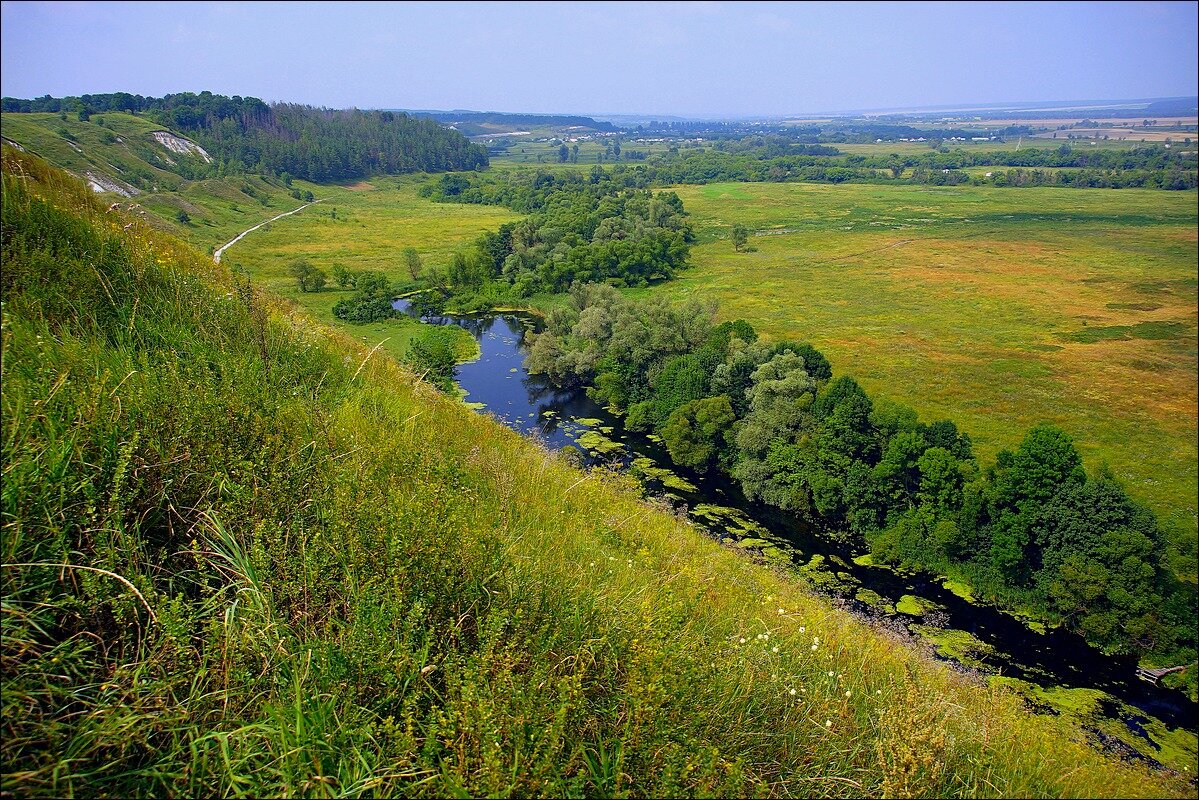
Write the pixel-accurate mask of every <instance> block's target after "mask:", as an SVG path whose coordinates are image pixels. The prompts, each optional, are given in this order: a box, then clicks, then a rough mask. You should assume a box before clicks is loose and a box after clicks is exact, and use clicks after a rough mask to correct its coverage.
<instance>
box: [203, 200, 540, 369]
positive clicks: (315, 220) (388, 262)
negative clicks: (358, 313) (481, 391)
mask: <svg viewBox="0 0 1199 800" xmlns="http://www.w3.org/2000/svg"><path fill="white" fill-rule="evenodd" d="M425 180H426V178H425V177H424V176H407V177H403V178H379V179H376V180H372V181H370V182H360V183H356V184H353V185H350V186H321V187H317V190H316V192H315V194H316V196H317V198H319V199H321V202H320V203H318V204H316V205H313V206H310V207H309V208H306V209H304V210H303V211H301V212H300V213H298V214H295V215H293V216H290V217H284V218H283V219H281V220H277V221H276V222H272V223H270V224H269V225H267V226H266V227H263V228H260V229H259V230H257V231H254V232H253V233H251V234H250V235H248V236H247V237H246V238H244V239H242V240H241V241H240V242H238V243H237V244H235V245H233V247H231V248H229V249H228V250H226V251H225V253H224V254H223V255H222V260H223V261H224V262H225V263H227V264H229V265H230V267H231V268H232V269H233V270H234V271H235V272H244V273H245V274H248V275H249V276H250V278H251V279H252V280H253V281H254V283H255V285H257V286H261V287H264V288H266V289H267V290H269V291H270V292H272V293H274V294H276V295H279V296H282V297H286V298H288V299H289V300H291V301H293V302H295V303H296V304H298V305H299V306H300V307H302V308H303V309H304V310H305V311H307V312H308V313H309V314H310V315H311V316H312V317H313V318H314V319H316V320H318V321H320V322H322V323H325V324H331V325H334V326H336V327H341V328H343V329H344V330H347V331H349V332H350V333H351V334H353V335H355V336H356V337H358V338H359V339H360V340H362V341H365V342H367V343H368V344H369V345H370V346H372V347H373V346H374V345H376V344H380V343H382V348H383V349H384V350H387V351H389V352H391V353H392V354H393V355H396V356H403V355H404V353H405V352H406V351H407V348H408V343H409V341H410V340H411V339H412V337H413V336H415V335H417V334H418V332H419V331H420V327H419V325H418V324H417V323H415V322H410V321H408V320H404V319H401V320H389V321H384V322H379V323H370V324H349V323H344V322H342V321H341V320H338V319H336V318H335V317H334V316H333V305H334V304H335V303H336V302H337V301H338V300H340V299H342V298H343V297H347V296H349V295H350V294H352V292H353V290H352V289H342V288H340V287H338V286H337V283H336V282H335V281H334V280H333V269H334V267H335V266H338V265H340V266H343V267H345V268H346V269H347V270H350V271H358V270H378V271H380V272H385V273H387V276H388V277H389V278H390V279H391V281H392V282H393V283H400V282H403V281H407V280H410V278H411V276H410V275H409V274H408V272H407V270H406V268H405V266H404V262H403V258H402V253H403V250H404V249H405V248H407V247H413V248H415V249H416V251H417V253H418V254H419V255H420V257H421V261H422V262H423V264H424V267H425V268H426V269H427V268H429V267H432V266H444V265H445V264H447V263H448V262H449V260H450V257H451V256H452V254H453V253H454V252H455V251H456V250H458V249H460V248H463V247H465V246H466V245H467V244H468V243H469V242H470V241H472V240H473V239H474V238H475V237H477V236H479V235H480V234H481V233H483V232H484V231H489V230H495V229H496V228H498V227H499V226H500V225H502V224H504V223H505V222H508V221H510V220H513V219H517V218H518V215H517V214H514V213H513V212H511V211H509V210H507V209H505V208H501V207H498V206H478V205H461V204H456V203H433V202H431V201H429V200H426V199H425V198H422V197H419V196H418V195H417V189H419V188H420V186H421V185H422V184H423V183H424V181H425ZM275 213H278V212H274V213H270V214H267V213H263V214H262V219H269V218H270V217H272V216H274V215H275ZM261 221H262V220H261V219H260V220H258V222H261ZM252 224H257V222H254V223H252ZM247 227H249V226H247ZM301 258H302V259H305V260H307V261H308V262H309V263H310V264H312V266H314V267H316V268H318V269H321V270H324V271H325V273H326V274H327V275H328V276H329V285H328V287H327V288H326V289H325V290H324V291H321V292H301V291H300V289H299V287H298V286H297V283H296V279H295V278H294V277H292V275H291V273H290V272H289V271H288V267H289V265H291V264H292V263H293V262H294V261H296V260H298V259H301ZM461 338H462V343H461V344H462V348H463V353H462V355H463V356H464V357H468V356H469V355H470V354H473V353H474V352H475V350H474V347H475V345H474V341H473V340H471V339H470V337H469V336H468V335H466V334H465V333H464V334H463V335H462V337H461Z"/></svg>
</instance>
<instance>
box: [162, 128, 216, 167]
mask: <svg viewBox="0 0 1199 800" xmlns="http://www.w3.org/2000/svg"><path fill="white" fill-rule="evenodd" d="M150 135H151V136H153V137H154V141H156V142H158V143H159V144H160V145H162V146H163V147H165V148H166V149H167V150H170V151H171V152H172V153H179V154H180V155H190V154H193V153H194V154H196V155H198V156H199V157H200V158H202V159H204V160H205V161H206V162H208V163H210V164H211V163H212V156H210V155H208V153H207V152H205V150H204V148H203V147H200V145H198V144H196V143H195V142H193V141H192V140H191V139H184V138H183V137H182V136H176V135H175V134H173V133H168V132H167V131H154V132H153V133H151V134H150Z"/></svg>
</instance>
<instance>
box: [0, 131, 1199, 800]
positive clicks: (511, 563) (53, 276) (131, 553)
mask: <svg viewBox="0 0 1199 800" xmlns="http://www.w3.org/2000/svg"><path fill="white" fill-rule="evenodd" d="M17 164H19V165H21V167H22V169H21V171H22V172H23V173H24V174H25V175H26V176H27V177H25V178H13V177H11V175H12V171H11V169H10V168H11V167H12V166H13V165H17ZM3 188H4V197H3V206H2V207H3V213H4V230H5V239H4V263H3V267H4V269H3V276H4V278H3V289H4V295H3V301H4V307H3V308H4V314H3V331H2V338H0V343H2V347H3V358H2V359H0V363H2V368H3V387H4V392H3V411H4V413H3V416H2V424H3V428H2V430H3V440H2V441H3V470H4V480H3V484H2V485H3V490H2V493H0V502H2V505H0V509H2V516H0V521H2V525H3V539H2V551H3V552H2V555H3V562H4V564H5V566H4V567H3V568H2V572H0V580H2V581H3V591H4V598H5V606H4V612H5V613H4V614H3V616H2V617H0V625H2V626H3V630H2V632H3V636H2V637H0V656H2V658H3V670H2V672H0V675H2V680H3V693H2V695H0V697H2V698H3V700H2V702H3V704H4V706H3V715H2V717H0V719H2V722H0V725H2V726H3V727H2V733H3V735H2V736H0V755H2V756H3V759H4V763H5V773H4V777H3V784H2V788H3V790H4V791H5V792H8V793H12V794H14V795H19V796H29V795H54V796H64V795H66V796H70V795H78V794H86V795H116V796H150V795H189V796H193V795H221V796H225V795H239V796H279V795H285V796H331V795H342V794H347V795H360V794H371V795H380V796H386V795H404V796H465V795H504V796H512V795H525V796H527V795H553V796H601V795H603V796H610V795H640V796H645V795H651V796H661V795H684V794H686V795H731V796H749V795H776V796H795V795H804V796H809V795H819V796H862V795H867V796H874V795H931V796H945V795H992V796H1076V797H1082V796H1085V797H1091V796H1152V797H1158V796H1166V795H1176V796H1185V795H1188V794H1189V793H1190V792H1191V791H1192V790H1193V787H1192V786H1191V785H1190V784H1188V783H1187V782H1186V781H1185V780H1183V779H1181V778H1179V777H1177V776H1174V775H1171V774H1169V773H1158V774H1150V773H1148V772H1147V771H1145V770H1144V769H1143V768H1140V767H1138V766H1136V765H1130V764H1123V763H1120V762H1119V761H1117V760H1114V759H1111V758H1109V757H1106V756H1103V755H1101V754H1100V753H1098V752H1097V751H1095V750H1094V749H1092V748H1091V747H1089V746H1087V745H1086V744H1084V743H1083V741H1082V738H1081V734H1080V732H1079V731H1078V730H1077V729H1075V728H1072V727H1070V726H1069V725H1067V724H1066V723H1065V722H1063V721H1062V720H1057V719H1051V718H1045V717H1037V716H1031V715H1028V714H1026V713H1024V712H1023V711H1022V710H1021V706H1020V700H1019V699H1018V698H1017V697H1015V696H1014V695H1012V694H1010V693H1009V692H1007V691H1005V690H1002V689H990V688H987V687H984V686H981V685H979V684H977V683H975V682H974V681H971V680H968V679H966V678H964V677H963V676H960V675H957V674H956V673H953V672H952V671H950V670H947V669H944V668H943V667H941V666H940V665H938V664H936V663H933V662H931V661H929V660H928V659H927V658H926V657H923V656H921V655H919V654H917V653H915V652H913V651H910V650H907V649H904V648H902V647H899V646H897V644H896V642H895V641H893V640H892V639H891V638H889V637H888V636H887V635H885V634H882V633H879V632H876V631H874V630H872V629H870V628H869V627H866V626H864V625H863V624H862V623H861V622H860V621H858V620H856V619H854V618H853V617H851V616H850V615H848V614H847V613H845V612H844V611H841V610H838V609H836V608H834V607H832V606H830V605H828V604H827V603H826V602H825V601H823V600H820V599H819V598H816V597H814V596H812V595H811V594H810V593H809V592H808V591H807V590H806V589H805V588H804V585H803V583H802V582H800V581H798V580H796V579H795V578H793V577H789V576H787V575H785V574H782V573H778V572H775V571H771V570H768V569H765V568H762V567H758V566H755V565H753V564H752V563H750V562H749V560H748V559H746V558H743V557H740V556H738V555H737V554H735V553H734V552H732V551H730V550H728V549H725V548H721V547H720V546H718V545H716V544H715V543H713V542H711V541H709V540H707V539H705V538H704V537H702V536H701V535H699V534H698V533H696V532H695V531H694V530H692V529H691V528H690V527H689V526H687V525H686V524H684V523H682V522H680V521H679V520H678V519H676V518H674V517H673V516H670V515H667V514H663V513H661V512H660V511H657V510H655V509H653V508H652V507H650V506H647V505H646V504H644V503H643V502H642V500H641V499H640V497H639V495H638V493H637V492H636V491H635V489H634V487H633V485H632V484H631V483H630V482H629V481H627V480H626V479H623V478H620V477H618V476H614V475H610V474H607V473H605V472H603V471H599V472H593V473H581V472H579V471H578V470H577V469H575V468H572V467H571V466H569V465H568V464H567V463H566V462H565V461H564V460H562V459H559V458H557V457H555V456H553V455H551V454H549V453H547V452H546V451H545V450H543V449H541V448H540V447H538V446H537V445H536V444H535V443H532V442H530V441H528V440H526V439H524V438H522V437H520V436H519V435H517V434H516V433H514V432H512V431H509V430H507V429H506V428H504V427H502V426H501V425H499V424H497V423H495V422H494V421H491V420H489V419H487V418H486V417H483V416H479V415H475V414H473V413H471V412H469V411H468V410H467V409H465V408H463V407H462V406H461V404H459V403H456V402H454V401H452V400H449V399H447V398H444V397H442V396H440V395H438V394H437V393H436V392H433V391H432V390H430V389H429V387H427V386H424V385H422V384H420V383H419V382H417V381H415V380H414V379H413V376H412V375H411V374H410V373H408V372H406V371H405V370H404V369H402V368H401V367H400V366H398V365H397V364H396V363H395V362H394V361H393V360H392V359H390V358H387V357H386V356H384V355H382V354H379V353H375V354H374V355H371V354H370V352H369V351H368V350H367V348H366V347H365V346H363V345H361V343H360V342H357V341H356V340H354V339H352V338H350V337H346V336H344V335H341V334H339V333H337V332H336V331H333V330H330V329H329V328H327V327H324V326H322V325H320V324H319V323H317V322H316V321H315V320H313V319H312V317H310V316H308V315H306V314H304V313H302V312H301V311H300V310H298V309H297V308H296V307H295V306H293V305H292V304H290V303H287V302H284V301H280V300H276V299H274V298H273V297H272V296H271V295H269V294H261V293H259V292H256V291H253V290H251V289H249V288H248V287H246V286H245V285H244V284H241V285H239V284H237V283H236V282H235V281H234V280H233V279H232V277H231V275H230V274H229V272H228V271H227V270H226V269H225V268H224V267H215V266H214V265H212V263H211V261H210V260H209V259H207V258H206V257H204V256H203V255H201V254H199V253H197V252H195V251H194V250H192V249H191V248H189V247H187V246H185V245H183V244H180V243H178V242H174V241H172V240H171V239H169V238H167V237H164V236H161V235H159V234H156V233H154V232H153V231H145V230H140V229H133V230H130V231H123V230H122V227H121V222H122V220H119V219H114V218H113V215H106V214H104V213H102V212H101V211H100V209H99V207H98V206H97V205H96V204H95V201H94V199H93V198H91V197H90V193H89V192H88V191H87V190H86V189H84V188H83V187H82V186H80V185H77V184H72V183H71V182H69V181H65V182H64V181H63V179H62V178H61V176H58V175H55V174H54V173H52V172H48V171H46V170H45V169H44V168H43V167H39V166H38V165H37V164H36V163H35V162H32V161H30V160H25V159H18V158H16V157H15V156H14V155H13V154H12V153H10V152H6V153H5V176H4V187H3ZM38 195H45V196H46V197H47V198H48V201H44V200H39V199H36V198H37V196H38ZM89 570H99V571H98V572H94V571H89Z"/></svg>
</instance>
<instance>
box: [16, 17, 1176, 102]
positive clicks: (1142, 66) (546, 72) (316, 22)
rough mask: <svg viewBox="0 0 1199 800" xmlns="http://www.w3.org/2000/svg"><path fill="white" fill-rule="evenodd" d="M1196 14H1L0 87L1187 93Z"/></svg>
mask: <svg viewBox="0 0 1199 800" xmlns="http://www.w3.org/2000/svg"><path fill="white" fill-rule="evenodd" d="M1196 9H1197V4H1196V3H1193V2H1184V3H1163V2H1136V3H1106V2H1069V3H996V2H989V3H974V2H952V3H941V2H936V3H905V4H900V3H831V2H820V3H720V2H703V3H687V2H670V3H607V2H579V3H574V2H558V3H448V2H447V3H391V4H387V3H362V4H354V3H333V4H327V3H304V2H292V3H181V2H167V3H141V2H139V3H104V2H89V3H68V2H51V3H41V2H36V3H35V2H9V1H7V0H6V2H3V3H2V4H0V13H2V18H0V23H2V24H0V44H2V47H0V66H2V69H0V94H3V95H4V96H6V97H36V96H40V95H44V94H51V95H54V96H56V97H60V96H66V95H80V94H95V93H103V92H114V91H126V92H131V93H134V94H142V95H147V96H160V95H162V94H166V93H171V92H183V91H193V92H199V91H202V90H205V89H207V90H209V91H212V92H215V93H218V94H226V95H235V94H237V95H243V96H253V97H259V98H261V99H263V100H267V101H289V102H301V103H310V104H313V105H318V106H328V107H335V108H345V107H350V106H356V107H359V108H408V109H447V110H448V109H472V110H480V111H525V112H538V113H551V112H556V113H597V114H660V115H663V116H665V115H676V116H690V117H707V118H719V117H745V116H794V115H800V114H803V113H810V112H835V111H849V110H865V109H894V108H912V107H927V106H952V105H955V104H973V103H1001V102H1028V101H1050V100H1088V99H1104V100H1115V99H1127V98H1148V97H1172V96H1193V95H1196V94H1199V90H1197V89H1196V74H1197V73H1199V63H1197V51H1199V45H1197V41H1196V29H1197V27H1199V25H1197V18H1196V16H1197V15H1196Z"/></svg>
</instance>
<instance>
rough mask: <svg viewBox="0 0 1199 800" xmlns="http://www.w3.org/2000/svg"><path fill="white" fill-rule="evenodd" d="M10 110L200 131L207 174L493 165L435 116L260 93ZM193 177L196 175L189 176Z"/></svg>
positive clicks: (86, 98) (60, 102)
mask: <svg viewBox="0 0 1199 800" xmlns="http://www.w3.org/2000/svg"><path fill="white" fill-rule="evenodd" d="M0 108H2V109H3V111H4V112H5V113H6V114H12V113H31V112H49V113H54V114H59V115H60V117H61V115H63V114H68V112H70V113H74V114H75V115H76V116H77V118H78V119H79V121H81V122H87V121H88V120H89V119H90V117H91V116H92V115H93V114H97V113H100V112H128V113H137V114H144V115H146V116H147V117H149V118H151V119H153V120H154V121H156V122H157V123H158V124H159V125H164V126H171V127H173V128H174V129H175V130H178V131H182V132H184V133H186V134H188V135H194V136H195V137H196V138H197V140H198V141H199V143H200V144H201V145H203V146H204V147H205V148H206V149H207V150H208V152H209V153H211V158H209V159H208V162H209V163H210V164H213V167H212V169H211V170H210V171H209V172H208V173H206V174H207V175H213V174H225V173H228V172H246V171H250V172H260V173H265V174H275V175H283V174H285V173H286V174H288V175H291V176H295V177H299V178H304V179H307V180H313V181H348V180H357V179H360V178H365V177H367V176H369V175H373V174H397V173H402V172H418V171H422V170H424V171H431V172H440V171H443V170H453V169H459V170H464V169H475V168H478V167H485V166H487V152H486V150H485V149H483V148H482V147H480V146H478V145H474V144H471V143H470V142H468V141H467V140H466V139H465V138H464V137H463V136H462V135H461V134H460V133H458V132H457V131H453V130H449V129H447V128H445V127H443V126H442V125H439V124H437V123H436V122H434V121H432V120H429V119H415V118H411V117H409V116H408V115H407V114H403V113H401V114H395V113H392V112H390V111H360V110H358V109H345V110H334V109H328V108H313V107H312V106H305V105H299V104H295V103H273V104H267V103H264V102H263V101H262V100H259V99H258V98H256V97H244V98H243V97H236V96H235V97H225V96H223V95H219V94H213V93H212V92H200V93H199V94H194V93H191V92H182V93H180V94H169V95H165V96H164V97H142V96H141V95H131V94H129V93H127V92H117V93H114V94H95V95H83V96H81V97H65V98H55V97H50V96H49V95H47V96H45V97H40V98H36V99H34V100H22V99H17V98H11V97H6V98H4V99H3V100H2V101H0ZM188 177H198V176H197V175H189V176H188Z"/></svg>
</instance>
